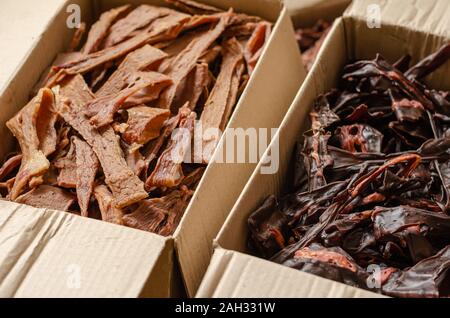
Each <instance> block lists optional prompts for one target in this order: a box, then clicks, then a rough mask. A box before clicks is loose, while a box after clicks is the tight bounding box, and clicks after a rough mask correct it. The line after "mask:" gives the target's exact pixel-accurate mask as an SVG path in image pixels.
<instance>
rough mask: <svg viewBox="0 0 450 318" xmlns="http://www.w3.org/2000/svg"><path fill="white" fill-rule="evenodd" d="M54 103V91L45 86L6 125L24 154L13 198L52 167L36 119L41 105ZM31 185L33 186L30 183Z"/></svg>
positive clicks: (12, 194)
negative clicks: (42, 147)
mask: <svg viewBox="0 0 450 318" xmlns="http://www.w3.org/2000/svg"><path fill="white" fill-rule="evenodd" d="M54 103H55V99H54V95H53V92H52V91H51V90H50V89H48V88H44V89H42V90H40V92H39V94H38V96H36V97H35V98H34V99H33V100H31V101H30V103H29V104H28V105H26V106H25V107H24V108H23V109H22V110H21V111H20V112H19V113H18V114H17V115H16V116H14V117H13V118H12V119H10V120H9V121H8V122H7V123H6V126H7V127H8V128H9V130H10V131H11V132H12V133H13V135H14V136H15V137H16V138H17V140H18V142H19V145H20V148H21V150H22V154H23V158H22V163H21V165H20V168H19V172H18V173H17V175H16V180H15V182H14V186H13V188H12V189H11V193H10V199H11V200H15V199H16V198H17V197H18V196H19V195H20V193H21V192H22V191H23V190H24V188H25V187H27V185H30V183H31V184H32V185H35V184H36V183H35V182H33V178H35V177H39V176H42V175H43V174H44V173H45V172H46V171H47V170H48V168H49V167H50V162H49V161H48V160H47V158H46V157H45V155H44V153H43V152H42V151H41V150H40V149H39V137H38V131H37V123H36V120H37V118H38V115H39V110H40V108H41V107H42V108H43V109H49V108H50V107H51V106H49V105H53V104H54ZM34 181H36V180H34ZM30 187H32V186H31V185H30Z"/></svg>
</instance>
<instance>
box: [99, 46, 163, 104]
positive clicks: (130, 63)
mask: <svg viewBox="0 0 450 318" xmlns="http://www.w3.org/2000/svg"><path fill="white" fill-rule="evenodd" d="M166 57H167V54H166V53H164V52H163V51H161V50H158V49H156V48H154V47H152V46H150V45H145V46H143V47H142V48H140V49H137V50H136V51H134V52H131V53H130V54H128V55H127V56H126V58H125V59H124V60H123V62H122V63H121V64H120V65H119V67H118V69H117V70H116V71H115V72H114V73H113V74H112V75H111V76H110V78H109V79H108V80H107V81H106V83H105V84H103V86H102V87H101V88H100V89H99V90H98V91H97V92H96V94H95V95H96V96H97V97H103V96H107V95H111V94H117V93H119V92H120V91H121V90H122V89H123V87H124V86H126V85H127V79H128V78H129V76H130V74H132V73H135V72H137V71H142V70H143V69H146V68H148V67H149V66H151V65H153V64H155V63H158V62H160V61H162V60H163V59H165V58H166Z"/></svg>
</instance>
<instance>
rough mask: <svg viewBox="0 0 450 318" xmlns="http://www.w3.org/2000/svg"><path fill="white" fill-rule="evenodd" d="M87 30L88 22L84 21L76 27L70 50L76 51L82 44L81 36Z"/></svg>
mask: <svg viewBox="0 0 450 318" xmlns="http://www.w3.org/2000/svg"><path fill="white" fill-rule="evenodd" d="M84 32H86V23H84V22H82V23H80V25H79V26H78V28H77V29H76V31H75V33H74V35H73V38H72V41H70V45H69V52H73V51H76V49H77V48H78V47H79V46H80V42H81V38H82V37H83V35H84Z"/></svg>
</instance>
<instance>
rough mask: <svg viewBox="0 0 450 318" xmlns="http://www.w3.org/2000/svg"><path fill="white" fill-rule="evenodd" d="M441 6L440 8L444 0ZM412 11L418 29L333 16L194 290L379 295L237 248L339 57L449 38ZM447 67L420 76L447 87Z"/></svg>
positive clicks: (342, 61) (399, 51)
mask: <svg viewBox="0 0 450 318" xmlns="http://www.w3.org/2000/svg"><path fill="white" fill-rule="evenodd" d="M382 2H383V3H384V1H380V3H382ZM392 2H393V1H391V2H390V5H392ZM435 5H436V6H437V7H439V6H441V5H442V2H439V0H437V1H435ZM447 5H448V2H447ZM405 8H407V7H403V9H405ZM418 8H419V7H418V6H417V7H415V8H411V10H413V9H414V10H418ZM441 8H442V9H446V10H448V9H447V8H448V7H447V6H443V7H441ZM398 10H401V8H397V11H398ZM408 10H409V9H408ZM447 12H448V11H447ZM393 14H395V13H393ZM412 16H413V15H411V17H412ZM415 16H416V17H420V19H421V24H420V29H419V30H417V29H415V28H414V26H416V25H419V24H417V21H415V19H413V18H412V19H411V21H410V23H408V24H406V23H405V24H404V25H403V26H397V25H395V24H391V23H390V22H389V21H392V17H391V16H389V17H386V18H387V20H383V21H386V23H384V22H383V21H382V22H383V23H382V25H381V28H369V27H368V25H367V21H366V20H365V19H361V17H360V16H357V17H352V16H350V15H349V14H346V15H345V16H344V17H343V18H339V19H338V20H337V21H336V23H335V25H334V26H333V28H332V30H331V32H330V35H329V37H328V38H327V40H326V41H325V44H324V47H323V48H322V50H321V51H320V53H319V56H318V61H317V63H316V64H315V66H314V67H313V69H312V70H311V72H310V73H309V74H308V77H307V79H306V80H305V83H304V84H303V85H302V87H301V89H300V91H299V93H298V94H297V96H296V98H295V100H294V102H293V106H292V107H291V108H290V110H289V112H288V113H287V115H286V118H285V119H284V120H283V122H282V124H281V126H280V129H279V131H278V134H277V136H275V138H274V140H273V141H272V144H271V145H270V146H269V149H268V150H267V151H266V154H265V156H263V159H262V160H261V162H260V163H259V164H258V167H257V168H256V170H255V172H254V173H253V175H252V177H251V178H250V180H249V182H248V184H247V185H246V186H245V188H244V192H243V193H242V195H241V196H240V197H239V199H238V201H237V203H236V205H235V206H234V208H233V211H232V212H231V213H230V215H229V217H228V218H227V220H226V222H225V224H224V226H223V227H222V229H221V231H220V232H219V235H218V237H217V238H216V240H215V253H214V255H213V258H212V260H211V263H210V266H209V269H208V271H207V274H206V275H205V279H204V281H203V283H202V285H201V287H200V289H199V291H198V294H197V296H198V297H378V296H381V295H379V294H376V293H372V292H370V291H364V290H361V289H357V288H353V287H350V286H346V285H343V284H341V283H337V282H334V281H331V280H328V279H324V278H321V277H318V276H314V275H311V274H308V273H304V272H301V271H298V270H294V269H291V268H286V267H283V266H282V265H279V264H275V263H272V262H270V261H268V260H264V259H260V258H257V257H254V256H250V255H246V254H244V253H245V252H246V251H247V247H246V243H247V237H248V228H247V219H248V216H249V215H250V214H251V213H252V212H253V211H254V210H255V209H256V208H258V207H259V206H260V205H261V203H262V202H263V201H264V200H265V199H266V198H267V197H268V196H269V195H271V194H275V195H280V194H282V193H284V191H285V190H284V187H285V185H286V183H287V182H286V180H287V178H288V177H289V173H290V171H291V170H290V169H291V165H290V163H291V162H292V161H291V159H292V155H293V151H294V147H295V143H296V141H297V140H299V139H300V137H301V136H302V133H303V132H304V131H305V130H307V129H309V127H310V124H309V119H308V113H309V111H310V109H311V107H312V105H313V103H314V100H315V99H316V97H317V96H318V95H320V94H322V93H324V92H327V91H329V90H330V89H331V88H333V87H335V86H336V84H337V81H338V79H339V76H340V74H341V71H342V69H343V67H344V65H346V64H347V63H348V62H349V61H350V60H354V59H373V58H374V57H375V54H376V53H381V54H382V55H383V56H384V57H385V58H386V59H387V60H388V61H395V60H397V59H398V58H400V57H401V56H402V55H403V54H405V53H409V54H411V55H412V58H413V61H412V63H416V62H417V61H418V60H420V59H422V58H424V57H425V56H427V55H428V54H431V53H433V52H435V51H436V50H438V49H439V48H440V47H441V46H442V45H443V44H445V43H447V42H448V41H449V39H450V37H449V36H448V32H446V34H447V36H442V34H433V32H434V26H435V25H436V20H435V18H436V16H434V15H430V16H427V17H426V18H424V16H423V15H415ZM437 16H438V17H439V16H440V13H439V14H438V15H437ZM449 30H450V28H449ZM439 33H441V32H439ZM449 72H450V63H447V64H446V65H445V66H443V67H441V68H440V69H439V70H438V71H435V72H434V73H433V75H432V76H430V77H428V78H427V82H428V84H429V85H430V87H433V88H437V89H447V90H448V89H450V78H449V77H448V74H449ZM276 139H278V140H279V162H280V169H279V170H278V172H277V173H275V174H261V173H260V171H261V169H262V168H263V167H264V165H265V164H264V162H267V161H268V159H269V156H270V154H271V152H272V151H277V147H276V144H275V141H276Z"/></svg>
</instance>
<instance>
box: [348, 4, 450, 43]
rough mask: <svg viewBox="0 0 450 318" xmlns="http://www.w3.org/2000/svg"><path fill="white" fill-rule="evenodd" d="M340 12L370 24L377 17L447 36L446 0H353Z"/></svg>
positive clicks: (449, 11) (449, 6)
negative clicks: (345, 9) (343, 11)
mask: <svg viewBox="0 0 450 318" xmlns="http://www.w3.org/2000/svg"><path fill="white" fill-rule="evenodd" d="M344 15H345V16H353V17H357V18H359V19H361V20H365V21H368V23H369V24H373V25H376V21H375V20H374V19H377V18H378V17H379V21H380V22H382V23H383V24H388V25H398V26H404V27H408V28H410V29H412V30H418V31H422V32H425V33H432V34H438V35H442V36H445V37H450V19H449V16H450V2H449V1H448V0H415V1H411V0H395V1H386V0H354V1H353V2H352V4H351V6H350V7H349V8H348V9H347V11H346V12H345V14H344ZM382 47H384V46H382Z"/></svg>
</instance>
